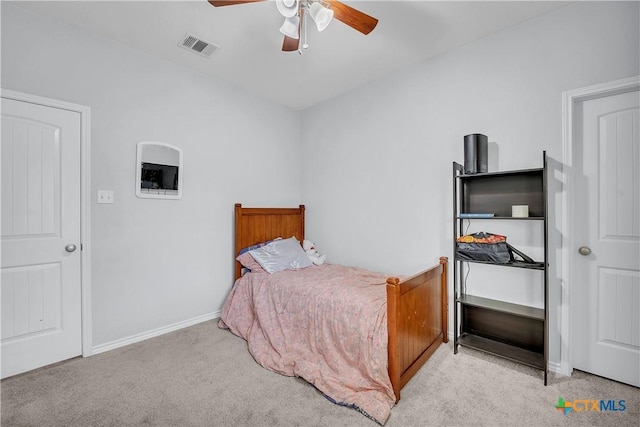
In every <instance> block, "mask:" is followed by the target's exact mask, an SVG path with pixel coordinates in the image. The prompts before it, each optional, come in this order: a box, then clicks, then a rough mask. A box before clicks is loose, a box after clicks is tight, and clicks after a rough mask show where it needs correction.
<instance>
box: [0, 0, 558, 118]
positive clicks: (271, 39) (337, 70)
mask: <svg viewBox="0 0 640 427" xmlns="http://www.w3.org/2000/svg"><path fill="white" fill-rule="evenodd" d="M3 2H4V1H3ZM17 3H18V5H19V6H20V7H24V8H28V9H31V10H34V11H37V12H40V13H43V14H46V15H50V16H53V17H55V18H58V19H60V20H62V21H65V22H68V23H71V24H73V25H76V26H78V27H81V28H84V29H86V30H88V31H90V32H92V33H95V34H98V35H100V36H103V37H107V38H110V39H113V40H116V41H118V42H119V43H122V44H124V45H128V46H131V47H133V48H135V49H139V50H142V51H145V52H147V53H150V54H153V55H156V56H159V57H163V58H165V59H167V60H169V61H172V62H174V63H177V64H181V65H183V66H185V67H188V68H190V69H193V70H196V71H198V72H200V73H202V74H204V75H208V76H211V77H213V78H216V79H222V80H225V81H228V82H230V83H232V84H235V85H237V86H240V87H242V88H244V89H246V90H247V91H248V92H250V93H253V94H256V95H258V96H261V97H264V98H267V99H270V100H272V101H273V102H276V103H278V104H282V105H286V106H289V107H291V108H294V109H304V108H306V107H309V106H312V105H314V104H316V103H319V102H322V101H324V100H326V99H330V98H333V97H335V96H338V95H340V94H342V93H344V92H347V91H349V90H351V89H354V88H356V87H358V86H360V85H363V84H366V83H368V82H370V81H373V80H375V79H378V78H380V77H382V76H385V75H388V74H390V73H392V72H394V71H396V70H398V69H401V68H403V67H406V66H407V65H409V64H412V63H415V62H418V61H423V60H425V59H427V58H429V57H432V56H434V55H437V54H440V53H443V52H446V51H448V50H451V49H454V48H456V47H459V46H461V45H464V44H466V43H469V42H470V41H472V40H475V39H478V38H480V37H483V36H486V35H488V34H491V33H495V32H497V31H500V30H502V29H505V28H508V27H511V26H514V25H517V24H519V23H521V22H524V21H527V20H529V19H532V18H534V17H536V16H539V15H541V14H544V13H546V12H549V11H550V10H553V9H556V8H558V7H562V6H564V5H566V4H567V3H568V2H560V1H549V2H544V1H495V2H487V1H381V0H380V1H363V0H344V3H346V4H348V5H350V6H352V7H354V8H356V9H359V10H361V11H362V12H365V13H367V14H369V15H371V16H374V17H376V18H378V19H379V23H378V26H377V27H376V28H375V29H374V30H373V32H371V33H370V34H369V35H367V36H365V35H363V34H361V33H359V32H357V31H355V30H353V29H352V28H350V27H348V26H346V25H345V24H343V23H342V22H339V21H336V20H334V21H333V22H332V23H331V24H330V25H329V27H328V28H327V29H326V30H324V31H323V32H321V33H320V32H318V31H317V30H316V29H315V28H313V27H311V26H309V31H308V33H307V40H308V44H309V45H310V47H309V49H308V50H307V51H305V53H304V54H303V55H300V54H298V53H297V52H282V51H281V47H282V40H283V38H282V35H281V34H280V32H279V31H278V29H279V28H280V25H281V24H282V20H283V18H282V17H281V16H280V14H279V13H278V10H277V8H276V5H275V2H274V1H265V2H262V3H248V4H241V5H233V6H226V7H213V6H211V5H210V4H209V3H208V2H207V1H205V0H182V1H157V0H156V1H149V0H147V1H66V2H65V1H63V2H59V1H42V2H36V1H19V2H17ZM14 4H15V3H14ZM187 32H189V33H192V34H193V35H195V36H197V37H200V38H202V39H204V40H206V41H208V42H211V43H213V44H216V45H218V46H220V48H219V49H217V50H216V51H215V52H214V53H213V54H212V55H211V57H209V58H204V57H202V56H199V55H197V54H194V53H192V52H189V51H188V50H185V49H183V48H181V47H179V46H178V42H179V41H180V40H181V39H182V37H183V36H184V35H185V34H186V33H187Z"/></svg>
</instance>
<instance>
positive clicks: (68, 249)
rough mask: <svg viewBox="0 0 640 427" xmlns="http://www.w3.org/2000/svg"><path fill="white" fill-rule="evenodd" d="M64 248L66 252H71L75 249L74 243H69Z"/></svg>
mask: <svg viewBox="0 0 640 427" xmlns="http://www.w3.org/2000/svg"><path fill="white" fill-rule="evenodd" d="M64 250H65V251H67V252H73V251H75V250H76V245H74V244H70V245H67V246H65V247H64Z"/></svg>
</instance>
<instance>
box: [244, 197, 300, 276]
mask: <svg viewBox="0 0 640 427" xmlns="http://www.w3.org/2000/svg"><path fill="white" fill-rule="evenodd" d="M235 211H236V224H235V227H236V231H235V233H236V242H235V249H234V256H233V258H234V262H235V266H236V268H235V272H236V273H235V278H236V279H238V278H240V274H241V270H242V266H241V265H240V263H239V262H238V261H235V258H236V257H237V256H238V255H239V253H240V250H241V249H243V248H246V247H247V246H251V245H255V244H256V243H261V242H264V241H266V240H271V239H275V238H276V237H282V238H285V239H286V238H288V237H291V236H296V238H297V239H298V240H299V241H301V242H302V241H303V240H304V205H300V206H298V207H297V208H243V207H242V204H240V203H236V205H235Z"/></svg>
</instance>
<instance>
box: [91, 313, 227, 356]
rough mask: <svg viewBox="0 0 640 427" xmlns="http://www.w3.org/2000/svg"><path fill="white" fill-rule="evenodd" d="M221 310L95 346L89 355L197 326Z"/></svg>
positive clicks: (216, 315) (213, 317) (216, 316)
mask: <svg viewBox="0 0 640 427" xmlns="http://www.w3.org/2000/svg"><path fill="white" fill-rule="evenodd" d="M221 313H222V310H218V311H216V312H213V313H209V314H205V315H203V316H198V317H194V318H192V319H188V320H184V321H182V322H178V323H174V324H172V325H168V326H164V327H162V328H158V329H154V330H151V331H147V332H142V333H140V334H136V335H132V336H130V337H127V338H122V339H119V340H115V341H111V342H108V343H105V344H100V345H96V346H94V347H93V348H92V351H91V355H94V354H99V353H104V352H105V351H109V350H115V349H116V348H120V347H124V346H126V345H130V344H134V343H137V342H140V341H144V340H148V339H149V338H154V337H157V336H160V335H164V334H168V333H169V332H173V331H177V330H178V329H183V328H187V327H189V326H193V325H197V324H198V323H202V322H207V321H209V320H213V319H215V318H218V317H220V314H221Z"/></svg>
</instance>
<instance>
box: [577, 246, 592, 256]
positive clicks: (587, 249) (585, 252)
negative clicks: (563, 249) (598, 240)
mask: <svg viewBox="0 0 640 427" xmlns="http://www.w3.org/2000/svg"><path fill="white" fill-rule="evenodd" d="M578 252H579V253H580V255H584V256H587V255H589V254H590V253H591V248H590V247H589V246H580V247H579V248H578Z"/></svg>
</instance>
